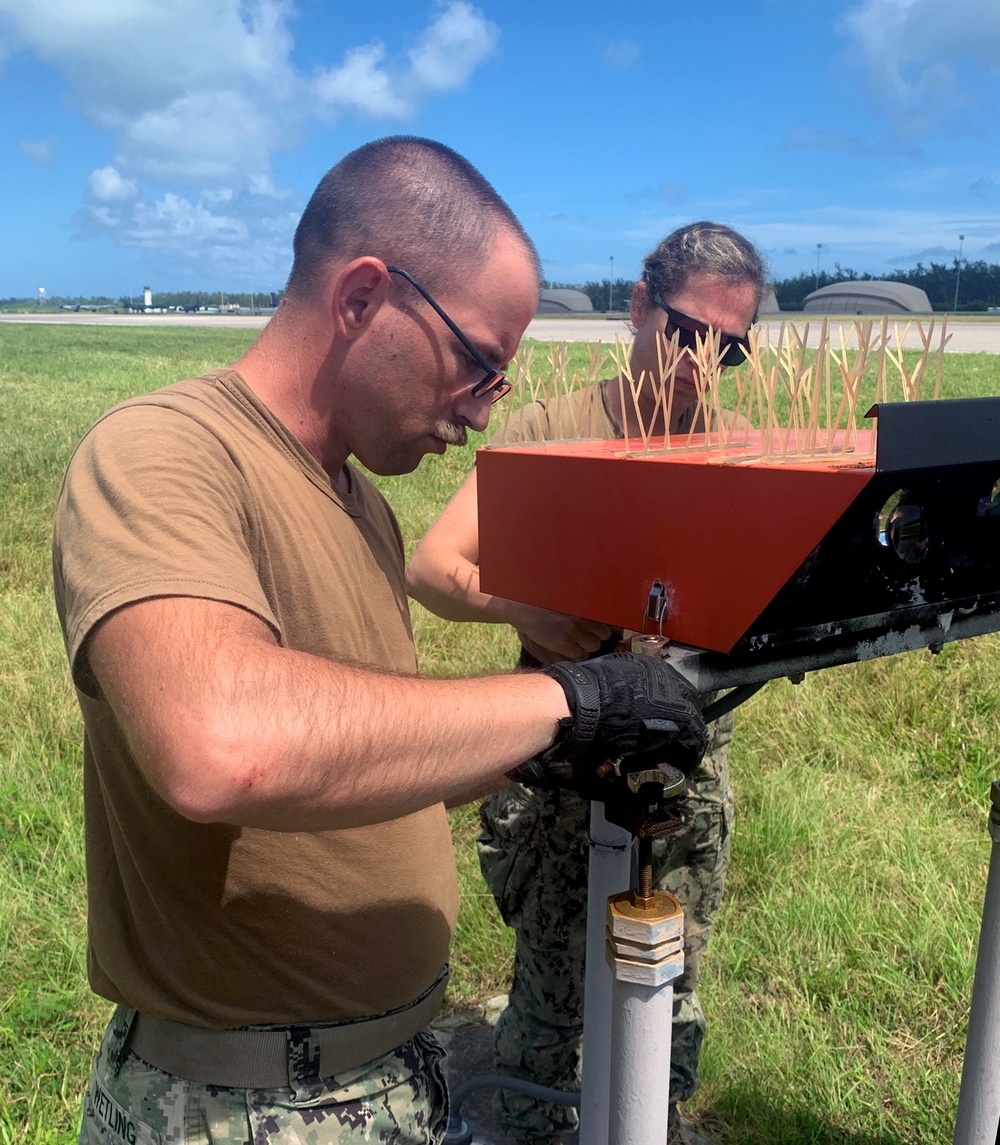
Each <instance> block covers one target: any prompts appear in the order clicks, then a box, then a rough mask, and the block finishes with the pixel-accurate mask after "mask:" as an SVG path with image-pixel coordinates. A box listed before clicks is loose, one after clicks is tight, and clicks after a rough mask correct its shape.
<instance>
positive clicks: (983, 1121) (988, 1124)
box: [954, 780, 1000, 1145]
mask: <svg viewBox="0 0 1000 1145" xmlns="http://www.w3.org/2000/svg"><path fill="white" fill-rule="evenodd" d="M990 797H991V799H992V801H993V809H992V811H991V812H990V838H991V839H992V840H993V847H992V849H991V851H990V869H989V875H988V876H987V878H986V901H985V903H984V904H983V925H982V929H981V930H980V932H979V953H978V955H977V956H976V977H975V980H974V982H973V984H972V1008H971V1011H970V1013H969V1032H968V1035H967V1036H966V1039H965V1061H964V1063H963V1066H962V1086H961V1089H960V1090H959V1094H958V1116H957V1117H956V1119H955V1139H954V1141H955V1145H1000V780H997V781H996V782H995V783H994V784H993V785H992V787H991V788H990Z"/></svg>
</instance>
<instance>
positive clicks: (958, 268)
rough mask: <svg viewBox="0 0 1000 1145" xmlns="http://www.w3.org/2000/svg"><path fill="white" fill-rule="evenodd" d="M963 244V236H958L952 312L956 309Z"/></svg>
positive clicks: (960, 277) (960, 279)
mask: <svg viewBox="0 0 1000 1145" xmlns="http://www.w3.org/2000/svg"><path fill="white" fill-rule="evenodd" d="M964 242H965V235H959V236H958V262H957V263H956V264H955V303H954V305H953V306H952V310H957V309H958V286H959V283H960V282H961V281H962V244H963V243H964Z"/></svg>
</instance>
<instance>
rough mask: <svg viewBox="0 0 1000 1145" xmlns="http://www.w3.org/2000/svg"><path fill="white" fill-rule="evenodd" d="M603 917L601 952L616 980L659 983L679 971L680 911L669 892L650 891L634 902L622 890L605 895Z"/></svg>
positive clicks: (630, 894)
mask: <svg viewBox="0 0 1000 1145" xmlns="http://www.w3.org/2000/svg"><path fill="white" fill-rule="evenodd" d="M647 904H648V905H647ZM607 918H608V924H607V944H606V948H605V953H606V955H607V959H608V965H609V966H610V967H611V973H612V975H613V976H614V977H615V979H617V980H618V981H619V982H634V983H636V984H638V985H640V986H663V985H665V984H666V983H668V982H672V981H673V980H674V979H675V978H679V977H680V976H681V974H683V972H684V913H683V911H682V910H681V904H680V903H679V902H678V901H677V899H676V898H675V897H674V896H673V895H671V894H666V893H665V892H663V891H654V892H653V894H652V898H651V899H650V900H640V901H639V902H637V901H636V899H635V896H634V894H633V892H632V891H623V892H622V893H621V894H617V895H612V896H611V897H610V898H609V899H608V915H607Z"/></svg>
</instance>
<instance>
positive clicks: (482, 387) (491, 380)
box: [385, 263, 511, 405]
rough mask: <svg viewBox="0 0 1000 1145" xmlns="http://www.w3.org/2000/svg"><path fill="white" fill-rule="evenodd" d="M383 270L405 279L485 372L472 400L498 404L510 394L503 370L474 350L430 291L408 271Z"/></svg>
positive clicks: (391, 267)
mask: <svg viewBox="0 0 1000 1145" xmlns="http://www.w3.org/2000/svg"><path fill="white" fill-rule="evenodd" d="M385 269H386V270H387V271H388V272H389V273H390V274H398V275H399V276H400V278H405V279H406V281H407V282H408V283H409V284H410V285H411V286H412V287H413V289H414V290H415V291H416V292H417V293H418V294H419V295H420V297H421V298H423V300H424V301H425V302H426V303H427V305H428V306H430V308H431V309H432V310H433V311H434V313H435V314H437V316H438V317H439V318H440V319H441V321H442V322H443V323H444V324H445V326H447V327H448V329H449V330H450V331H451V332H452V334H454V335H455V337H456V338H457V339H458V340H459V342H461V343H462V345H463V346H464V347H465V349H466V350H467V351H468V353H469V354H470V355H471V357H472V358H473V360H474V361H475V363H476V365H477V366H479V367H480V368H481V369H483V370H485V374H484V376H483V377H482V378H481V379H480V380H479V381H478V382H476V384H475V385H474V386H473V387H472V396H473V397H474V398H481V397H484V396H485V395H486V394H489V399H490V404H491V405H492V404H494V403H495V402H498V401H499V400H500V399H501V398H502V397H503V396H504V395H505V394H508V393H510V389H511V385H510V382H508V381H507V375H506V371H505V370H498V369H497V368H496V366H492V365H490V363H489V362H487V360H486V359H485V358H484V357H483V355H482V354H481V353H480V352H479V351H478V350H477V349H476V347H475V346H474V345H473V344H472V342H471V341H470V340H469V338H468V337H467V336H466V335H465V334H463V333H462V331H461V330H460V329H459V327H458V325H457V324H456V323H455V322H454V321H453V320H452V319H451V318H449V316H448V315H447V314H446V313H445V311H444V310H443V309H442V308H441V306H440V305H439V304H438V303H437V302H436V301H435V300H434V298H433V296H432V295H431V293H430V291H429V290H427V289H425V288H424V287H423V286H421V285H420V283H419V282H417V280H416V279H415V278H414V277H413V275H412V274H410V272H409V271H408V270H403V268H402V267H399V266H389V264H388V263H386V267H385Z"/></svg>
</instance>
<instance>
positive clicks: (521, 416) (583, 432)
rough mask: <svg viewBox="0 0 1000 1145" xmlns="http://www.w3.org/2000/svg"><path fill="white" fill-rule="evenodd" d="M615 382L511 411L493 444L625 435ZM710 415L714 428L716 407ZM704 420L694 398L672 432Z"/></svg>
mask: <svg viewBox="0 0 1000 1145" xmlns="http://www.w3.org/2000/svg"><path fill="white" fill-rule="evenodd" d="M616 385H617V381H616V379H614V378H612V379H610V380H607V381H603V382H598V383H597V384H596V385H593V386H587V387H586V388H584V389H580V390H573V391H571V392H570V393H568V394H559V395H557V396H556V397H553V398H547V399H544V400H539V401H535V402H529V403H528V404H527V405H523V406H521V408H520V409H518V410H515V411H514V413H513V414H511V416H510V420H509V421H508V422H507V423H506V424H505V425H504V426H503V427H502V429H500V430H498V431H497V433H495V434H494V435H493V437H492V439H491V440H490V445H491V446H501V445H516V444H517V443H518V442H524V441H586V440H587V439H593V440H598V441H603V440H609V439H611V438H617V437H623V436H624V434H623V432H622V427H621V426H620V425H619V424H618V422H617V421H616V420H615V418H614V416H613V415H612V413H611V410H610V409H609V408H608V400H607V399H608V387H609V386H616ZM711 417H712V426H713V428H714V424H715V414H714V411H713V412H712V414H711ZM729 417H731V415H729V414H728V412H727V411H723V420H724V421H726V422H727V423H728V418H729ZM703 422H704V418H703V417H702V413H701V410H700V409H699V406H698V404H697V402H693V403H692V404H691V405H689V406H688V407H687V409H685V410H684V413H683V414H682V415H681V417H680V419H679V421H678V424H677V425H676V427H675V428H674V430H673V433H675V434H680V433H688V432H689V431H690V430H691V428H692V426H694V432H695V433H700V432H701V431H702V428H703ZM695 423H697V424H695Z"/></svg>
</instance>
